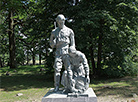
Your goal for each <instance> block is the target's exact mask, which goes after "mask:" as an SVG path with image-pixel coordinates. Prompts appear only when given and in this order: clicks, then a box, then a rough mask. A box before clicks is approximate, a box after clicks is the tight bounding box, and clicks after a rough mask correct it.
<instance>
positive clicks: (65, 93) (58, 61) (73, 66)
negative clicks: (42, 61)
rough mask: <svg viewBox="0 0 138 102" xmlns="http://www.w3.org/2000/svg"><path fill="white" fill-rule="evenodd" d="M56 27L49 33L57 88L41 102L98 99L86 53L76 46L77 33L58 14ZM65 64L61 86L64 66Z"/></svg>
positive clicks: (87, 101)
mask: <svg viewBox="0 0 138 102" xmlns="http://www.w3.org/2000/svg"><path fill="white" fill-rule="evenodd" d="M56 22H57V24H58V27H56V28H55V29H54V30H53V31H52V33H51V36H50V46H51V47H52V48H56V51H55V62H54V66H53V67H54V69H55V74H54V84H55V88H52V89H51V90H49V92H48V93H47V94H46V95H45V96H44V97H43V98H42V102H97V97H96V95H95V93H94V91H93V90H92V88H89V83H90V78H89V65H88V62H87V59H86V57H85V54H83V53H82V52H81V51H77V50H76V48H75V40H74V32H73V30H72V29H70V28H68V27H66V26H65V17H64V15H62V14H59V15H58V16H57V18H56ZM63 65H64V68H65V71H64V72H63V74H62V79H61V84H62V85H63V88H59V85H60V77H61V73H60V72H61V69H62V67H63Z"/></svg>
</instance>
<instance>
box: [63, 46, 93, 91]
mask: <svg viewBox="0 0 138 102" xmlns="http://www.w3.org/2000/svg"><path fill="white" fill-rule="evenodd" d="M65 65H66V70H65V71H64V73H63V75H62V82H61V83H62V85H63V86H64V87H65V90H64V91H63V93H68V92H71V93H83V92H84V91H85V90H87V89H88V87H89V83H90V78H89V66H88V63H87V59H86V57H85V55H84V54H83V53H82V52H80V51H77V50H76V49H75V47H74V46H71V47H70V48H69V56H68V57H66V60H65Z"/></svg>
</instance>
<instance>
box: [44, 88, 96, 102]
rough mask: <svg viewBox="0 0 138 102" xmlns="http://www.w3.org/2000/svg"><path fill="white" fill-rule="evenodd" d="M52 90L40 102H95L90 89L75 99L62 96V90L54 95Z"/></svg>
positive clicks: (94, 96)
mask: <svg viewBox="0 0 138 102" xmlns="http://www.w3.org/2000/svg"><path fill="white" fill-rule="evenodd" d="M53 90H54V89H53V88H52V89H51V90H49V92H48V93H47V94H46V95H45V96H44V97H43V98H42V102H97V97H96V95H95V93H94V91H93V89H92V88H88V90H86V91H85V92H84V93H83V94H81V95H77V97H76V96H75V97H72V96H71V97H70V96H68V95H67V94H62V89H60V90H59V91H58V92H56V93H54V92H53Z"/></svg>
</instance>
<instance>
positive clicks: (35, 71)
mask: <svg viewBox="0 0 138 102" xmlns="http://www.w3.org/2000/svg"><path fill="white" fill-rule="evenodd" d="M41 68H43V69H44V70H43V71H42V72H40V69H41ZM48 70H49V69H48V68H44V65H35V66H34V65H33V66H32V65H31V66H29V65H26V66H19V67H18V68H17V69H10V68H9V67H4V68H1V70H0V73H1V83H0V85H1V86H0V88H1V90H3V91H17V90H22V89H30V88H44V87H45V88H50V87H54V84H53V81H54V78H53V76H54V75H53V72H51V73H49V72H48ZM6 72H9V73H10V75H9V76H7V75H6Z"/></svg>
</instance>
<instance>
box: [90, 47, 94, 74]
mask: <svg viewBox="0 0 138 102" xmlns="http://www.w3.org/2000/svg"><path fill="white" fill-rule="evenodd" d="M89 50H90V56H91V63H92V68H93V75H96V67H95V61H94V51H93V47H92V45H91V46H90V48H89Z"/></svg>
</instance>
